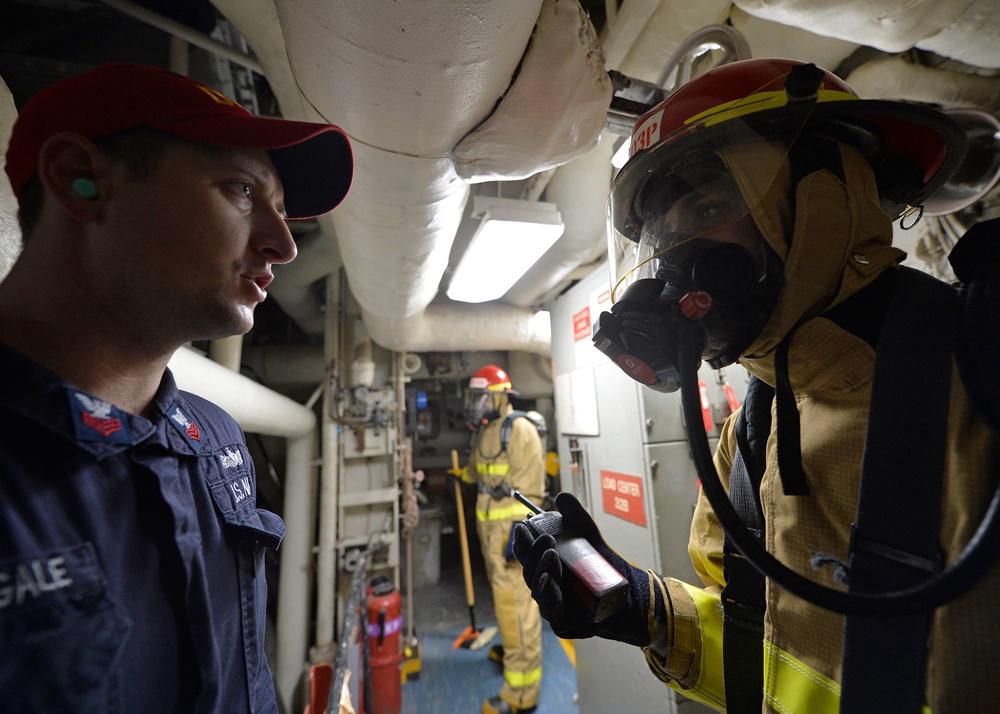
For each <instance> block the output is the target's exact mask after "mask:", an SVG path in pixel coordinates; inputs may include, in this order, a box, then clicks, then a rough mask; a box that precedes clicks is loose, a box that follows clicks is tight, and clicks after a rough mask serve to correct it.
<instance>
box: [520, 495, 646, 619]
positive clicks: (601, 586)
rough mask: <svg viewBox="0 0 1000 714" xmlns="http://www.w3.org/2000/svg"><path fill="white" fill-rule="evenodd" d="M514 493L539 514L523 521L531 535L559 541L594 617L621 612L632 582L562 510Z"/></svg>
mask: <svg viewBox="0 0 1000 714" xmlns="http://www.w3.org/2000/svg"><path fill="white" fill-rule="evenodd" d="M511 495H512V496H513V497H514V498H515V499H516V500H518V501H520V502H521V503H523V504H524V505H525V506H527V507H528V508H529V509H531V511H532V512H533V513H534V514H535V515H533V516H531V517H530V518H527V519H526V520H524V521H522V523H523V524H524V525H525V526H526V527H527V528H528V530H529V531H530V532H531V535H532V536H533V537H534V538H538V537H539V536H541V535H543V534H546V533H547V534H549V535H551V536H552V537H553V539H554V540H555V551H556V553H558V554H559V559H560V560H561V561H562V564H563V567H564V568H565V569H566V572H567V583H568V585H569V586H570V588H571V589H572V590H573V592H574V593H575V594H576V596H577V597H578V598H579V599H580V602H581V603H582V604H583V605H584V606H585V607H586V609H587V612H588V614H589V617H590V619H591V620H592V621H593V622H601V621H602V620H605V619H607V618H608V617H610V616H611V615H614V614H615V613H617V612H618V611H619V610H620V609H621V607H622V605H623V603H624V601H625V593H626V591H627V590H628V581H627V580H626V579H625V578H624V577H623V576H622V574H621V573H619V572H618V571H617V570H615V568H614V567H613V566H612V565H611V564H610V563H609V562H608V561H607V560H605V559H604V557H603V556H602V555H601V554H600V553H598V552H597V550H596V549H595V548H594V546H593V545H591V544H590V542H589V541H588V540H587V539H586V538H584V537H583V536H582V535H579V534H578V533H576V532H575V531H573V530H572V528H570V527H568V526H567V524H566V523H565V522H564V520H563V516H562V514H561V513H559V512H558V511H543V510H542V509H541V508H539V507H538V506H536V505H535V504H534V503H532V502H531V501H530V500H528V499H527V498H525V496H524V495H523V494H522V493H520V492H518V491H514V492H513V493H512V494H511Z"/></svg>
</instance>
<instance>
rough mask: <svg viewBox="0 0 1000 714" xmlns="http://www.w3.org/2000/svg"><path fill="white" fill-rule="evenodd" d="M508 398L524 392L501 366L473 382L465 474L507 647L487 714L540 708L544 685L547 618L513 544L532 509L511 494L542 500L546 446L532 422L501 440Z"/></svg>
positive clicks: (521, 422) (515, 424)
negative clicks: (472, 487)
mask: <svg viewBox="0 0 1000 714" xmlns="http://www.w3.org/2000/svg"><path fill="white" fill-rule="evenodd" d="M508 394H516V392H515V391H514V390H513V388H512V386H511V379H510V375H508V374H507V372H506V371H505V370H503V369H501V368H500V367H497V366H495V365H487V366H485V367H483V368H482V369H480V370H479V371H478V372H476V374H475V375H474V376H473V377H472V379H470V380H469V390H468V393H467V411H466V421H467V423H468V424H469V427H470V428H472V429H474V430H475V431H474V433H473V436H472V442H471V453H470V455H469V463H468V464H467V465H466V467H465V469H464V470H463V473H462V477H463V479H464V480H466V481H469V482H476V483H477V485H478V489H479V495H478V496H477V498H476V528H477V532H478V534H479V541H480V543H481V545H482V551H483V560H485V561H486V574H487V577H488V578H489V581H490V588H491V589H492V591H493V604H494V607H495V609H496V617H497V625H498V626H499V629H500V639H501V641H502V648H503V653H502V659H503V677H504V681H503V685H502V687H501V689H500V694H499V696H497V697H491V698H490V699H488V700H487V701H485V702H483V708H482V711H483V712H484V714H495V713H497V712H500V713H510V712H524V711H531V710H533V709H534V708H535V706H536V705H537V704H538V694H539V690H540V688H541V683H542V621H541V617H540V616H539V614H538V605H537V603H535V602H534V601H533V600H532V599H531V593H530V592H529V590H528V588H527V587H526V586H525V583H524V579H523V578H522V576H521V566H520V565H519V564H518V562H517V560H515V559H514V555H513V551H512V549H511V546H512V544H511V542H510V541H511V532H512V528H513V526H514V524H516V523H518V522H520V521H521V520H523V519H524V517H525V515H526V513H527V509H526V508H525V507H524V505H522V504H521V503H518V502H517V501H516V500H514V499H513V498H512V497H511V495H510V494H511V492H512V491H520V492H521V493H523V494H524V495H525V496H527V497H528V498H529V499H531V500H532V501H534V502H535V503H541V501H542V495H543V493H544V490H545V464H544V449H543V448H542V442H541V438H540V437H539V434H538V431H537V429H536V427H535V425H534V423H532V421H531V420H529V419H528V418H515V419H513V420H512V421H510V422H509V428H510V432H509V437H507V443H506V445H504V444H502V443H501V431H502V427H503V422H504V417H506V416H508V415H509V414H511V412H513V407H512V406H511V404H510V400H509V399H508V396H507V395H508ZM504 431H505V430H504ZM504 436H507V434H506V433H505V434H504ZM494 654H496V648H494Z"/></svg>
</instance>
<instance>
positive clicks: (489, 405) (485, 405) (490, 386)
mask: <svg viewBox="0 0 1000 714" xmlns="http://www.w3.org/2000/svg"><path fill="white" fill-rule="evenodd" d="M502 394H517V392H516V391H515V390H514V388H513V386H512V385H511V382H510V375H509V374H507V371H506V370H504V369H501V368H500V367H497V366H496V365H495V364H488V365H486V366H485V367H483V368H482V369H480V370H479V371H478V372H476V373H475V374H474V375H472V378H471V379H470V380H469V388H468V389H467V390H466V392H465V422H466V424H467V425H468V426H469V428H470V429H478V428H479V427H481V426H483V425H484V424H487V423H489V422H490V421H492V420H493V419H496V418H497V417H499V416H500V403H501V400H499V399H497V398H495V397H496V396H499V395H502Z"/></svg>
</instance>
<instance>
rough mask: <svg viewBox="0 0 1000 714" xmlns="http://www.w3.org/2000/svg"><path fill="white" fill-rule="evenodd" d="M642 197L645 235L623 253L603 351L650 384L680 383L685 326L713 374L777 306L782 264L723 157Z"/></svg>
mask: <svg viewBox="0 0 1000 714" xmlns="http://www.w3.org/2000/svg"><path fill="white" fill-rule="evenodd" d="M648 193H649V195H648V196H647V197H641V198H642V199H643V200H642V206H643V210H642V213H641V219H642V223H641V230H640V233H639V236H638V241H634V240H633V241H632V244H631V245H630V246H628V247H627V249H626V251H624V252H625V253H630V254H631V255H629V257H628V260H630V261H631V262H632V265H633V266H634V267H631V268H629V269H627V270H625V271H621V270H620V271H619V272H621V273H623V274H621V275H620V276H616V277H618V279H617V281H616V293H618V294H615V295H613V298H615V304H614V306H613V307H612V308H611V311H610V312H606V313H603V314H602V315H601V316H600V318H599V320H598V324H597V327H596V329H595V331H594V337H593V339H594V343H595V346H596V347H597V348H598V349H599V350H601V351H602V352H604V353H605V354H606V355H608V356H609V357H610V358H611V359H612V360H613V361H614V362H615V363H616V364H618V365H619V366H620V367H621V368H622V369H623V370H624V371H625V372H626V373H627V374H628V375H629V376H631V377H632V378H633V379H635V380H636V381H638V382H640V383H642V384H645V385H647V386H649V387H650V388H652V389H654V390H657V391H662V392H673V391H676V390H677V389H678V388H679V386H680V381H679V371H678V367H679V365H678V339H679V337H678V328H679V327H680V326H681V325H685V326H687V327H690V326H691V324H697V326H698V328H700V329H697V330H691V329H686V330H685V331H684V333H685V335H687V337H686V339H696V340H700V341H701V343H700V344H699V345H698V346H697V349H696V350H694V352H695V353H699V354H700V355H701V357H702V358H703V359H705V360H706V361H707V362H708V363H709V365H710V366H712V367H714V368H719V367H723V366H725V365H727V364H731V363H732V362H734V361H735V360H736V359H737V358H738V357H739V356H740V354H741V353H742V352H743V350H745V349H746V348H747V347H748V346H749V345H750V343H751V342H752V341H753V339H754V338H755V337H756V336H757V335H758V334H760V331H761V330H762V329H763V327H764V323H765V322H766V320H767V317H768V316H769V315H770V312H771V310H772V309H773V307H774V301H775V298H776V295H777V290H778V288H779V287H780V281H781V273H782V266H781V263H780V260H779V259H778V257H777V256H776V255H775V254H774V252H773V251H772V250H771V249H770V248H769V247H768V246H767V244H766V242H765V241H764V239H763V237H762V236H761V235H760V233H759V232H758V231H757V228H756V226H755V225H754V223H753V220H752V218H751V216H750V212H749V209H748V208H747V206H746V204H745V202H744V201H743V198H742V196H741V195H740V192H739V189H738V188H737V186H736V183H735V181H734V180H733V179H732V177H731V176H730V175H729V173H728V171H727V170H726V169H725V167H724V166H723V165H722V162H721V161H720V160H719V159H718V158H717V157H715V156H709V157H704V158H703V160H700V161H698V162H697V164H695V165H689V166H688V167H687V168H684V169H681V170H678V171H676V172H674V173H671V174H670V175H668V176H667V177H666V178H665V179H664V180H662V181H661V182H660V183H659V184H658V185H657V186H656V187H655V188H654V189H653V190H652V191H650V192H648Z"/></svg>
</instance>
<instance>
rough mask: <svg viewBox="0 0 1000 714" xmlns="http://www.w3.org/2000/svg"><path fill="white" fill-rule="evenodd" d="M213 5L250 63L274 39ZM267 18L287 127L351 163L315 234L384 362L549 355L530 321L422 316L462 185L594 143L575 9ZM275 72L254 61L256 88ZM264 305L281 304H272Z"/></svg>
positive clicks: (355, 6) (294, 266)
mask: <svg viewBox="0 0 1000 714" xmlns="http://www.w3.org/2000/svg"><path fill="white" fill-rule="evenodd" d="M216 5H217V6H218V7H219V9H220V11H222V12H223V14H225V15H226V16H227V18H228V19H230V21H231V22H233V23H234V25H236V26H237V28H239V30H240V32H241V33H243V34H244V36H245V37H246V38H247V40H248V42H249V43H250V45H251V47H254V46H255V45H256V41H255V37H256V38H258V39H259V41H260V42H268V43H273V42H274V41H275V37H274V28H273V25H271V26H265V25H261V24H260V23H259V22H258V21H257V20H256V17H258V16H260V15H264V16H266V15H267V14H268V12H267V10H268V9H269V8H268V7H256V6H261V5H266V6H270V5H271V4H270V3H269V2H266V1H265V0H257V1H256V2H246V3H243V2H239V3H237V2H235V0H217V1H216ZM273 8H274V9H275V10H276V14H277V17H278V20H279V24H280V28H281V40H282V41H283V43H284V46H285V50H286V56H287V58H288V64H287V67H284V68H280V67H276V69H275V73H274V75H275V77H278V78H281V77H283V76H285V74H286V72H290V73H291V75H293V76H294V78H295V83H296V88H297V90H298V92H299V93H300V94H301V97H302V107H303V108H304V109H303V112H302V114H303V116H293V115H292V114H289V113H286V114H285V115H286V116H288V117H289V118H298V119H309V120H325V121H330V122H332V123H335V124H337V125H339V126H341V127H343V128H344V129H345V130H346V131H347V132H348V134H349V135H350V136H351V139H352V143H353V145H354V147H355V154H356V178H355V183H354V186H353V187H352V189H351V193H350V194H349V195H348V197H347V199H346V200H345V202H344V203H343V204H342V206H341V207H340V208H338V209H337V210H336V211H334V213H333V214H331V215H330V216H327V217H324V218H323V219H321V221H320V225H321V227H322V228H323V231H324V234H325V235H326V236H327V239H328V240H334V237H336V238H335V239H336V240H337V242H338V243H339V248H340V255H341V257H342V260H343V264H344V267H345V272H346V275H347V279H348V283H349V285H350V288H351V292H352V294H353V295H354V297H355V298H356V299H357V301H358V303H359V304H360V305H361V308H362V312H363V315H364V320H365V324H366V327H367V329H368V331H369V333H370V334H371V335H372V337H373V338H374V339H375V340H376V341H377V342H378V343H379V344H381V345H382V346H384V347H387V348H390V349H408V350H414V351H418V350H424V349H435V348H436V349H479V348H482V347H481V345H483V344H484V343H485V342H489V343H490V345H491V347H490V348H494V347H495V348H497V349H527V350H531V351H541V352H544V353H547V351H548V330H547V323H546V322H545V321H543V320H539V319H536V318H535V309H534V307H513V308H512V307H510V306H496V305H493V306H480V307H478V308H474V309H469V307H468V306H462V309H459V310H445V311H443V313H442V312H441V311H439V310H437V309H436V308H435V309H432V310H430V312H427V310H428V306H429V305H430V304H431V302H432V301H433V300H434V299H435V297H436V296H437V294H438V289H439V286H440V283H441V279H442V277H443V275H444V273H445V270H446V269H447V266H448V260H449V256H450V253H451V249H452V243H453V242H454V239H455V234H456V231H457V230H458V226H459V222H460V220H461V217H462V213H463V210H464V207H465V203H466V201H467V199H468V195H469V186H468V182H467V181H469V180H484V179H485V177H490V178H497V177H501V176H502V177H505V178H521V177H523V176H526V175H530V174H531V173H534V172H536V171H538V170H541V169H543V168H548V167H552V166H556V165H559V164H561V163H564V162H566V161H569V160H570V159H572V158H573V157H574V156H578V155H580V154H582V153H584V152H586V151H587V150H589V149H590V148H592V147H593V146H594V144H595V143H596V141H597V137H598V135H599V133H600V131H601V128H602V127H603V124H604V117H605V114H606V110H607V104H608V103H609V102H610V98H611V88H610V83H609V82H608V81H607V77H606V75H605V74H604V73H603V66H602V65H603V62H602V59H603V58H602V56H601V54H600V50H599V48H598V46H597V42H596V38H595V36H594V33H593V29H592V27H591V26H590V24H589V21H587V20H586V17H585V16H584V15H583V14H582V11H581V9H580V6H579V3H578V2H577V0H534V1H532V2H526V1H525V0H502V1H498V0H491V1H480V2H469V1H466V2H454V3H446V4H441V5H438V6H427V5H426V4H419V3H399V2H391V1H388V0H366V1H365V2H353V3H352V2H343V3H329V2H326V1H324V0H311V1H302V0H294V1H291V0H277V2H275V3H273ZM526 51H527V55H526ZM567 53H570V54H567ZM276 57H277V55H276V53H274V52H273V51H271V52H269V53H268V54H267V59H266V60H263V59H262V62H265V68H267V69H268V76H269V78H270V77H271V70H270V68H269V67H268V65H267V63H266V62H268V61H269V62H272V63H277V64H281V62H280V58H276ZM279 69H280V70H282V71H278V70H279ZM568 78H569V79H568ZM570 80H571V81H570ZM286 94H287V88H286ZM291 103H292V104H294V102H291ZM296 109H297V107H294V106H293V107H292V110H293V112H294V111H295V110H296ZM283 110H284V107H283ZM526 127H531V131H530V132H527V131H526ZM458 146H460V147H461V150H460V151H459V152H457V153H456V147H458ZM456 156H458V157H459V158H458V159H456ZM456 161H457V163H458V165H460V166H461V171H459V170H457V169H456ZM283 268H284V269H283V270H282V271H280V274H279V276H278V277H279V278H280V279H287V280H289V281H291V282H293V283H295V284H297V285H301V284H302V282H303V281H301V280H298V281H297V280H296V279H295V278H294V274H295V272H296V271H298V270H306V271H309V272H315V270H316V268H315V265H312V266H303V265H301V262H300V261H296V262H293V263H291V264H290V265H288V266H283ZM276 272H278V271H276ZM277 282H278V281H276V285H277ZM274 294H275V295H279V298H280V289H279V288H276V291H275V293H274ZM301 296H302V293H301V292H299V297H301ZM282 306H283V307H285V305H284V303H282ZM300 310H304V311H308V310H309V308H306V307H305V306H300V308H299V309H295V308H293V309H290V310H288V311H289V312H290V314H292V316H293V317H295V318H297V317H298V316H299V311H300ZM312 312H313V315H312V317H311V318H310V321H311V322H312V323H314V324H315V323H316V322H317V321H316V320H315V311H314V310H313V311H312ZM438 314H442V317H441V318H438V317H436V315H438ZM445 317H446V319H447V322H441V321H440V319H445ZM456 336H462V337H464V338H465V340H466V341H465V342H464V343H461V344H459V342H458V338H457V337H456ZM415 339H419V340H421V342H420V343H419V344H418V343H416V342H412V341H411V340H415Z"/></svg>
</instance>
